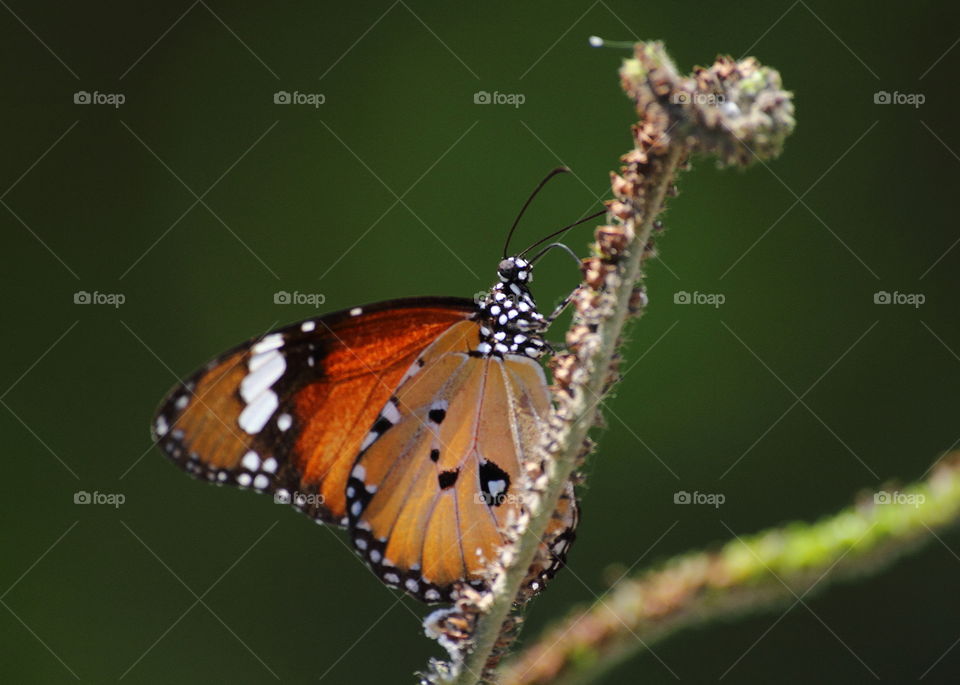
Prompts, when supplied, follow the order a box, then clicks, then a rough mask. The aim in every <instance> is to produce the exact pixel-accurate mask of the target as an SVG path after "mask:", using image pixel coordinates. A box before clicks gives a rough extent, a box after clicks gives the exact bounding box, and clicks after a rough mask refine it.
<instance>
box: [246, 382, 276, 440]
mask: <svg viewBox="0 0 960 685" xmlns="http://www.w3.org/2000/svg"><path fill="white" fill-rule="evenodd" d="M279 404H280V402H279V401H278V400H277V395H276V393H275V392H273V391H272V390H267V391H266V392H264V393H261V394H260V395H258V396H257V398H256V399H255V400H254V401H253V402H251V403H250V404H248V405H247V406H246V407H244V408H243V411H242V412H240V416H239V417H238V418H237V423H238V424H240V427H241V428H242V429H243V430H245V431H246V432H247V433H248V434H250V435H256V434H257V433H259V432H260V431H261V430H263V427H264V426H265V425H266V424H267V420H268V419H269V418H270V416H271V415H272V414H273V412H275V411H276V410H277V407H278V406H279Z"/></svg>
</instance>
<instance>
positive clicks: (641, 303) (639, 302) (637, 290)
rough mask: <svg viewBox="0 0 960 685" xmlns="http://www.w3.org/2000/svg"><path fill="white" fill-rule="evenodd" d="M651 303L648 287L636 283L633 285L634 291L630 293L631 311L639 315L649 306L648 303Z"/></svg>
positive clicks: (634, 314)
mask: <svg viewBox="0 0 960 685" xmlns="http://www.w3.org/2000/svg"><path fill="white" fill-rule="evenodd" d="M649 303H650V298H649V297H647V289H646V287H645V286H643V285H636V286H634V287H633V291H632V292H631V293H630V303H629V305H628V307H629V309H630V313H631V314H632V315H633V316H639V315H640V314H642V313H643V310H644V309H646V308H647V305H648V304H649Z"/></svg>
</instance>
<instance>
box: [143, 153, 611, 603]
mask: <svg viewBox="0 0 960 685" xmlns="http://www.w3.org/2000/svg"><path fill="white" fill-rule="evenodd" d="M560 171H561V170H554V171H553V172H551V174H550V175H549V176H548V177H547V178H546V179H544V181H542V182H541V184H540V186H538V188H537V190H539V189H540V188H541V187H542V186H543V184H544V183H545V182H546V180H548V179H549V178H550V177H551V176H552V175H554V174H555V173H559V172H560ZM536 192H537V191H534V195H535V194H536ZM532 197H533V196H531V198H530V199H532ZM529 202H530V200H529V199H528V200H527V204H529ZM526 207H527V205H524V208H523V210H525V209H526ZM523 210H521V212H520V215H521V216H522V214H523ZM594 216H598V215H593V216H592V217H587V219H589V218H593V217H594ZM519 218H520V217H519V216H518V217H517V221H519ZM587 219H584V220H582V221H586V220H587ZM582 221H581V222H578V223H582ZM573 225H575V224H572V225H571V226H573ZM513 228H516V222H514V227H513ZM513 228H512V229H511V234H512V232H513ZM565 228H570V227H565ZM562 230H565V229H562ZM549 237H551V236H548V238H549ZM508 241H509V235H508ZM539 242H543V241H539ZM537 244H539V243H535V244H534V245H537ZM531 247H533V246H531ZM529 249H530V248H528V249H527V250H525V251H524V252H523V253H520V254H517V255H515V256H512V257H505V258H504V259H503V260H502V261H500V263H499V265H498V268H497V282H496V283H495V284H494V286H493V287H492V288H491V289H490V291H489V292H487V293H486V294H484V296H483V297H481V298H478V299H464V298H456V297H421V298H408V299H396V300H390V301H386V302H379V303H376V304H371V305H367V306H362V307H354V308H352V309H347V310H343V311H339V312H334V313H332V314H327V315H324V316H320V317H315V318H311V319H307V320H305V321H301V322H299V323H296V324H293V325H290V326H286V327H284V328H281V329H279V330H276V331H273V332H270V333H268V334H266V335H263V336H258V337H256V338H253V339H251V340H248V341H247V342H245V343H243V344H241V345H239V346H237V347H235V348H233V349H232V350H230V351H228V352H226V353H224V354H222V355H220V356H218V357H216V358H215V359H213V360H212V361H211V362H209V363H208V364H207V365H206V366H204V367H203V368H201V369H200V370H198V371H197V372H196V373H194V374H192V375H191V376H189V377H188V378H187V379H186V380H185V381H184V382H182V383H180V384H178V385H177V386H176V387H174V388H173V389H172V390H171V391H170V392H169V394H168V395H167V396H166V398H165V399H164V400H163V402H162V403H161V405H160V408H159V410H158V411H157V413H156V415H155V418H154V421H153V424H152V432H153V437H154V440H155V441H156V442H157V444H159V445H160V447H161V449H162V450H163V451H164V452H166V454H167V456H168V457H169V458H170V459H171V460H172V461H173V462H174V463H175V464H177V466H179V467H180V468H182V469H183V470H185V471H186V472H187V473H189V474H190V475H192V476H194V477H195V478H198V479H200V480H206V481H209V482H211V483H215V484H218V485H234V486H239V487H240V488H245V489H252V490H254V491H256V492H261V493H272V494H273V497H274V500H275V501H277V502H280V503H286V502H289V503H290V504H291V505H293V506H294V507H295V508H297V509H299V510H300V511H302V512H303V513H305V514H307V515H308V516H310V517H311V518H313V519H314V520H316V521H317V522H318V523H327V524H332V525H336V526H343V527H345V528H347V530H348V532H349V535H350V537H351V539H352V542H353V546H354V548H355V550H356V552H357V553H358V554H359V555H360V556H361V557H362V558H363V559H364V560H365V561H366V563H367V565H368V566H369V567H370V568H371V569H372V570H373V572H374V573H375V574H376V575H377V576H378V577H379V578H380V579H381V580H382V581H383V582H384V583H386V584H387V585H388V586H390V587H393V588H399V589H401V590H403V591H404V592H406V593H408V594H410V595H412V596H413V597H415V598H417V599H419V600H421V601H424V602H428V603H435V602H445V601H450V599H451V594H452V592H453V590H454V588H455V587H456V586H458V585H459V584H467V585H470V586H473V587H475V588H478V589H484V588H486V587H487V581H486V575H487V571H486V569H487V567H488V564H489V563H490V562H491V561H492V560H494V559H495V558H496V554H497V551H498V549H499V548H500V547H501V546H502V545H503V532H502V531H503V529H504V526H505V525H506V524H507V522H508V520H509V519H510V517H511V516H515V515H516V514H518V513H519V512H520V511H521V510H522V508H523V506H524V505H523V501H522V496H521V493H522V488H521V485H522V479H523V478H524V471H523V468H524V464H525V463H526V462H527V461H528V460H529V459H530V457H531V454H532V452H533V450H534V449H535V448H536V445H537V443H538V440H539V437H540V435H541V433H542V431H543V430H544V428H545V425H546V420H547V414H548V412H549V411H550V397H549V391H548V386H547V380H546V377H545V374H544V371H543V369H542V368H541V366H540V363H539V361H538V360H539V359H540V358H541V357H542V356H543V355H544V354H545V353H547V352H548V350H549V345H548V344H547V342H546V341H545V339H544V337H543V334H544V332H545V330H546V328H547V327H548V326H549V324H550V322H551V320H552V318H553V316H555V314H554V315H551V316H550V317H546V316H544V315H543V314H542V313H541V312H540V311H539V310H538V308H537V305H536V302H535V300H534V298H533V295H532V294H531V291H530V283H531V281H532V278H533V263H534V261H536V260H535V259H526V258H524V256H523V254H525V253H526V252H527V251H528V250H529ZM504 253H505V254H506V247H505V250H504ZM541 254H542V252H541ZM568 299H569V298H568ZM559 309H562V307H561V308H558V311H559ZM578 517H579V512H578V507H577V502H576V497H575V493H574V490H573V486H572V484H569V483H568V485H567V487H566V490H565V493H564V495H563V497H562V498H561V501H560V504H559V506H558V509H557V511H556V513H555V514H554V517H553V519H552V521H551V523H550V526H549V528H548V530H547V531H546V534H545V536H544V540H543V542H542V543H541V544H542V550H541V551H542V554H541V555H540V557H541V558H542V559H546V560H547V561H545V562H543V563H541V564H540V565H539V566H538V567H536V568H535V569H532V570H531V576H530V577H528V587H529V588H531V589H533V590H534V591H536V590H538V589H539V588H541V587H542V586H543V583H544V582H546V581H547V580H548V579H549V578H551V577H552V576H553V575H554V574H555V573H556V572H557V570H558V569H559V568H560V567H561V566H562V565H563V563H564V561H565V557H566V553H567V549H568V547H569V545H570V543H571V541H572V539H573V537H574V531H575V529H576V526H577V522H578Z"/></svg>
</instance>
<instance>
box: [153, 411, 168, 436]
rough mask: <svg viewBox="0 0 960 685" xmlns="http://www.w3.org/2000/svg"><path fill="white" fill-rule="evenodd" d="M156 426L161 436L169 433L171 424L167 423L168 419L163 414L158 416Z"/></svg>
mask: <svg viewBox="0 0 960 685" xmlns="http://www.w3.org/2000/svg"><path fill="white" fill-rule="evenodd" d="M156 427H157V435H159V436H160V437H161V438H162V437H163V436H164V435H166V434H167V431H168V430H170V426H169V425H168V424H167V419H166V418H164V417H163V416H162V415H161V416H158V417H157V423H156Z"/></svg>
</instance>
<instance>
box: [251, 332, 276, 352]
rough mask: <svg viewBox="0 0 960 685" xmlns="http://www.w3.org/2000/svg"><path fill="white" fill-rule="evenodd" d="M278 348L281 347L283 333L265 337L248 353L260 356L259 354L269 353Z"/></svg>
mask: <svg viewBox="0 0 960 685" xmlns="http://www.w3.org/2000/svg"><path fill="white" fill-rule="evenodd" d="M278 347H283V333H271V334H270V335H268V336H266V337H265V338H264V339H263V340H261V341H260V342H258V343H257V344H256V345H254V346H253V347H252V348H250V351H251V352H252V353H253V354H260V353H261V352H269V351H270V350H275V349H277V348H278Z"/></svg>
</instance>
